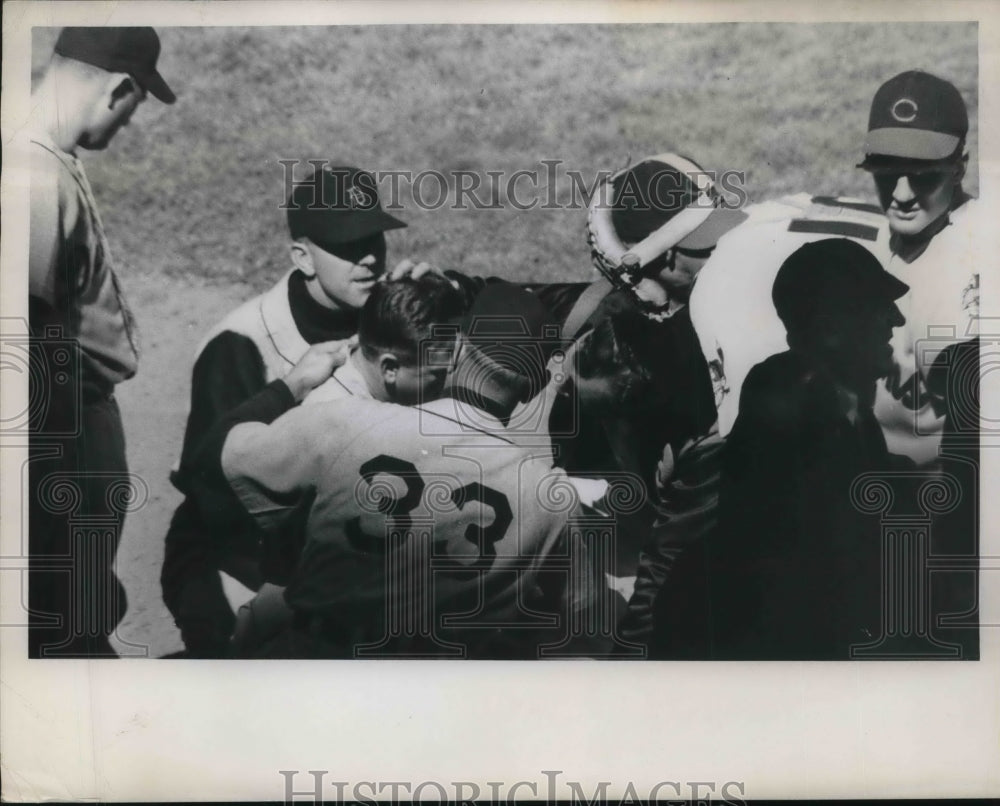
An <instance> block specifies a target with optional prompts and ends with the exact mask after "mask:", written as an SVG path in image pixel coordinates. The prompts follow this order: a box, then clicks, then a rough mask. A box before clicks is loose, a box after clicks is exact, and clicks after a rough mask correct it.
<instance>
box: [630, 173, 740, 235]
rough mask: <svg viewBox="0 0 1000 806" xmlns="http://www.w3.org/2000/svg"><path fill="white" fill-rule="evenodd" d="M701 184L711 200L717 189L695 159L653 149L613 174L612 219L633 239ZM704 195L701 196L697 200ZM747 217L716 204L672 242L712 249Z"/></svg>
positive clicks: (692, 196) (682, 204) (691, 197)
mask: <svg viewBox="0 0 1000 806" xmlns="http://www.w3.org/2000/svg"><path fill="white" fill-rule="evenodd" d="M699 184H701V185H702V186H703V189H704V191H705V192H707V195H708V197H709V200H710V201H711V202H712V203H717V202H718V201H719V192H718V189H717V188H716V185H715V182H714V181H713V180H712V179H711V177H710V176H709V174H708V173H707V172H706V171H705V170H704V169H703V168H702V167H701V166H700V165H698V164H697V163H696V162H694V160H690V159H688V158H687V157H682V156H680V155H678V154H658V155H656V156H654V157H648V158H646V159H644V160H642V161H641V162H639V163H637V164H635V165H633V166H631V167H629V168H627V169H625V170H624V171H622V172H621V173H620V174H618V175H617V176H616V177H615V178H614V179H613V180H612V193H613V196H612V198H611V203H612V209H611V223H612V225H613V226H614V228H615V232H616V233H617V234H618V237H619V238H621V240H622V241H625V242H627V243H638V242H639V241H641V240H643V239H644V238H645V237H646V236H647V235H649V234H650V233H652V232H654V231H656V230H658V229H659V228H660V227H662V226H663V225H664V224H666V223H667V222H668V221H670V220H671V219H672V218H673V217H674V216H675V215H677V214H678V213H679V212H681V211H682V210H685V209H687V208H688V207H689V206H691V205H692V204H694V203H695V201H696V200H698V199H699V197H700V195H701V193H702V192H703V189H702V188H699ZM703 202H704V199H702V203H703ZM746 219H747V214H746V213H744V212H743V211H742V210H737V209H734V208H727V207H721V206H716V207H715V208H714V209H713V210H712V212H711V213H710V214H709V215H708V218H706V219H705V220H704V221H703V222H702V223H701V224H699V225H698V227H697V228H696V229H695V230H694V231H692V232H690V233H689V234H688V235H686V236H685V237H684V238H682V239H681V240H680V241H679V242H678V243H677V244H676V246H677V247H678V248H680V249H687V250H690V251H692V252H697V251H703V250H706V249H712V248H714V247H715V244H716V243H717V242H718V240H719V238H721V237H722V236H723V235H725V234H726V233H727V232H729V230H731V229H732V228H733V227H735V226H737V225H739V224H741V223H742V222H743V221H745V220H746Z"/></svg>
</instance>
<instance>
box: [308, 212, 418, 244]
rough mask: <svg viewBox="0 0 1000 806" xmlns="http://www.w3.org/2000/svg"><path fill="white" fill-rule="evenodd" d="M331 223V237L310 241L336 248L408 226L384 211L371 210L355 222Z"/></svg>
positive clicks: (312, 237)
mask: <svg viewBox="0 0 1000 806" xmlns="http://www.w3.org/2000/svg"><path fill="white" fill-rule="evenodd" d="M319 212H320V213H321V214H325V213H327V212H328V211H327V210H322V211H319ZM330 223H331V224H333V227H331V228H330V235H329V236H326V235H324V237H323V238H322V239H320V238H316V237H314V236H310V240H312V241H313V243H315V244H317V245H318V246H323V245H330V246H336V245H339V244H345V243H350V242H351V241H360V240H361V239H362V238H368V237H370V236H372V235H377V234H378V233H380V232H385V231H387V230H391V229H402V228H403V227H405V226H406V223H405V222H403V221H400V220H399V219H398V218H394V217H393V216H391V215H389V214H388V213H387V212H385V211H384V210H369V211H367V212H366V213H365V214H364V215H363V216H358V217H356V218H355V219H354V220H353V221H343V220H341V221H336V222H330ZM334 227H335V228H334Z"/></svg>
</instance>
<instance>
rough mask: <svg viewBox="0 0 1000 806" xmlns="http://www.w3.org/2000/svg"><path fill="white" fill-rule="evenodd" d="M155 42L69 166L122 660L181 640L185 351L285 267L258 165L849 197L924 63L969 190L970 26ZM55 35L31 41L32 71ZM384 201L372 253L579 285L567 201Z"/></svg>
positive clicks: (973, 171) (579, 232)
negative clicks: (948, 103) (699, 173)
mask: <svg viewBox="0 0 1000 806" xmlns="http://www.w3.org/2000/svg"><path fill="white" fill-rule="evenodd" d="M160 33H161V37H162V40H163V55H162V58H161V60H160V70H161V72H162V73H163V75H164V76H166V77H167V79H168V81H169V82H170V84H171V86H172V87H173V88H174V90H175V91H176V92H177V94H178V96H179V100H178V102H177V104H176V106H173V107H166V106H163V105H162V104H159V103H158V102H156V101H155V100H150V101H149V102H147V104H145V105H144V107H143V108H141V109H140V110H139V112H138V113H137V114H136V116H135V118H134V120H133V123H132V125H131V126H130V127H129V128H128V129H126V130H124V131H123V132H121V133H120V134H119V135H118V137H117V138H116V140H115V142H114V143H113V145H112V147H111V148H110V149H109V150H108V151H107V152H105V153H99V154H98V153H94V154H87V155H84V159H85V162H86V165H87V170H88V173H89V175H90V178H91V182H92V184H93V185H94V188H95V193H96V195H97V197H98V201H99V203H100V204H101V208H102V213H103V215H104V218H105V222H106V225H107V229H108V232H109V237H110V240H111V246H112V249H113V250H114V252H115V254H116V257H117V259H118V262H119V263H121V264H122V265H123V271H122V275H123V277H122V279H123V281H124V284H125V286H126V288H127V289H128V292H129V296H130V299H131V301H132V304H133V307H134V308H135V312H136V314H137V316H138V318H139V321H140V325H141V330H142V334H143V344H144V354H143V357H142V365H141V368H140V371H139V374H138V375H137V376H136V377H135V379H133V380H132V381H130V382H128V383H126V384H122V386H121V387H120V392H119V393H118V398H119V400H120V402H121V407H122V411H123V417H124V421H125V428H126V434H127V439H128V445H129V465H130V469H131V470H132V472H134V473H136V474H138V475H139V476H141V477H142V478H143V479H144V480H145V481H146V485H147V486H148V488H149V490H150V498H149V501H148V502H147V504H146V505H145V506H144V507H143V508H142V509H141V510H140V511H138V512H136V513H134V514H132V515H130V516H129V519H128V521H127V522H126V527H125V534H124V536H123V540H122V544H121V549H120V551H119V554H118V573H119V576H121V578H122V580H123V582H124V583H125V586H126V589H127V591H128V596H129V612H128V615H127V617H126V619H125V621H124V622H123V624H122V625H121V628H120V632H119V636H118V638H119V639H120V640H119V642H118V645H119V648H120V649H121V650H122V651H123V652H124V653H125V654H135V653H136V651H138V653H139V654H145V653H146V652H148V653H149V654H152V655H162V654H165V653H168V652H173V651H175V650H177V649H180V648H181V644H180V639H179V635H178V633H177V631H176V629H175V628H174V626H173V624H172V622H171V620H170V617H169V614H168V613H167V612H166V609H165V607H164V605H163V603H162V601H161V599H160V589H159V581H158V580H159V571H160V565H161V564H162V556H163V537H164V534H165V533H166V530H167V525H168V523H169V520H170V516H171V513H172V511H173V509H174V508H175V507H176V506H177V504H178V503H179V500H180V497H179V494H178V493H177V492H176V491H175V490H174V489H173V488H172V487H171V486H170V484H169V482H168V480H167V479H168V472H169V469H170V467H171V465H172V464H173V463H174V462H175V461H176V460H177V458H178V454H179V452H180V445H181V437H182V434H183V428H184V422H185V417H186V410H187V404H188V395H189V389H188V383H189V375H190V367H191V361H192V356H193V353H194V349H195V346H196V345H197V344H198V342H199V341H200V340H201V338H202V337H203V336H204V334H205V333H206V332H207V331H208V329H209V328H210V327H211V326H212V325H213V324H214V323H215V322H216V321H218V320H219V319H220V318H221V317H222V316H223V315H224V314H225V313H226V312H227V311H228V310H230V309H231V308H233V307H234V306H235V305H236V304H237V303H238V302H239V301H240V300H243V299H246V298H248V297H250V296H251V295H252V294H253V293H254V292H255V291H257V290H261V289H263V288H265V287H266V286H268V285H269V284H270V283H272V282H273V281H274V279H275V278H277V277H278V276H279V275H280V274H281V273H282V272H283V271H284V270H285V268H286V266H287V258H286V254H287V247H286V242H287V239H286V231H285V223H284V213H283V212H282V211H281V210H280V209H279V207H280V205H281V204H282V203H283V201H284V195H285V186H284V179H283V169H282V167H281V165H280V164H279V162H278V160H282V159H301V160H305V159H309V158H313V159H329V160H331V161H333V162H336V163H354V164H357V165H361V166H364V167H367V168H369V169H372V170H378V171H403V170H409V171H413V172H415V173H416V172H420V171H425V170H431V169H434V170H438V171H442V172H446V173H448V172H452V171H456V170H467V171H475V172H478V173H479V174H481V175H484V176H485V173H486V172H487V171H503V172H506V174H507V175H509V174H511V173H513V172H514V171H517V170H522V169H524V170H540V168H541V165H540V163H541V160H553V159H554V160H560V161H561V163H562V166H563V170H562V171H560V173H559V174H558V180H557V186H558V187H559V188H562V189H564V184H565V183H564V176H563V173H564V171H565V170H566V169H571V170H576V171H580V172H582V173H583V174H584V175H585V176H593V174H594V173H595V172H596V171H598V170H604V169H615V168H618V167H622V166H624V165H625V164H626V162H627V161H628V160H629V158H630V157H631V158H632V159H635V158H638V157H641V156H643V155H646V154H653V153H657V152H660V151H665V150H676V151H679V152H681V153H685V154H687V155H689V156H691V157H693V158H694V159H696V160H697V161H698V162H700V163H701V164H703V165H704V166H705V167H706V168H709V169H714V170H717V171H720V172H721V171H724V170H736V171H745V173H746V185H747V189H748V190H749V191H750V195H751V199H752V200H760V199H766V198H769V197H774V196H777V195H779V194H782V193H786V192H798V191H803V190H804V191H810V192H814V193H825V194H830V193H848V194H852V195H858V196H863V197H870V196H871V192H872V188H871V181H870V178H869V177H868V176H867V175H866V174H864V173H862V172H861V171H859V170H856V169H855V168H854V167H853V166H854V165H855V164H856V163H857V162H858V160H859V157H860V149H861V142H862V138H863V136H864V131H865V127H866V123H867V116H868V105H869V103H870V100H871V96H872V94H873V93H874V92H875V89H876V88H877V87H878V85H879V84H880V83H881V82H882V81H884V80H885V79H886V78H888V77H890V76H892V75H894V74H895V73H897V72H900V71H902V70H905V69H910V68H913V67H923V68H925V69H928V70H931V71H932V72H935V73H938V74H939V75H941V76H943V77H946V78H948V79H950V80H951V81H953V82H954V83H955V84H956V85H957V86H958V87H959V89H960V90H961V91H962V93H963V95H964V96H965V98H966V101H967V103H968V104H969V107H970V110H969V111H970V116H971V124H972V130H971V135H970V146H971V148H972V153H973V158H972V162H971V165H970V172H969V175H970V181H968V182H967V186H968V189H969V190H971V191H972V192H976V190H977V186H978V182H977V178H976V177H977V163H976V160H975V148H976V140H977V137H976V134H977V118H976V110H977V103H976V101H977V86H978V80H977V29H976V26H975V25H974V24H924V25H919V24H906V25H903V24H879V25H841V24H837V25H791V24H781V25H758V24H753V25H728V24H727V25H683V26H681V25H675V26H667V25H656V26H642V27H637V26H601V27H595V26H590V25H587V26H584V25H573V26H570V25H567V26H530V27H527V26H525V27H516V26H474V27H461V28H460V27H449V26H421V27H395V26H380V27H361V28H282V29H274V28H271V29H267V28H240V29H234V28H214V29H213V28H206V29H199V28H175V29H161V30H160ZM55 36H56V32H55V31H53V30H51V29H36V32H35V40H34V54H33V55H34V67H35V72H36V74H37V73H38V72H39V71H40V69H41V68H42V66H43V65H44V63H45V61H46V60H47V59H48V56H49V54H50V52H51V48H52V44H53V42H54V40H55ZM403 189H404V191H405V186H404V188H403ZM383 190H385V188H383ZM428 195H431V193H430V192H429V193H428ZM540 196H541V198H544V196H545V193H544V190H543V192H542V193H541V194H540ZM400 201H401V202H402V203H403V206H404V209H403V210H402V211H401V212H400V213H399V215H400V217H402V218H403V219H404V220H406V221H408V222H409V223H410V227H409V228H408V229H406V230H402V231H395V232H392V233H390V234H389V236H388V237H389V249H390V255H389V256H390V261H392V260H394V259H395V258H402V257H404V256H407V255H411V256H413V257H417V258H422V259H430V260H433V261H435V262H436V263H438V265H440V266H442V267H444V268H454V269H460V270H463V271H466V272H469V273H472V274H497V275H500V276H507V277H510V278H512V279H523V280H546V279H583V278H588V277H590V276H592V270H591V268H590V261H589V256H588V251H587V247H586V243H585V240H584V237H583V226H584V218H585V215H584V212H583V210H580V209H553V210H540V209H534V210H527V211H519V210H517V209H514V208H513V207H512V206H511V205H509V204H505V203H504V199H503V197H502V194H501V197H500V199H499V201H500V209H494V210H473V209H467V210H464V211H463V210H456V209H449V207H448V206H444V207H441V208H439V209H434V210H422V209H419V208H418V207H417V206H416V205H415V204H414V203H413V201H412V199H411V198H410V196H409V195H408V194H407V193H406V192H403V193H402V194H401V196H400ZM130 645H139V646H138V648H136V647H135V646H130Z"/></svg>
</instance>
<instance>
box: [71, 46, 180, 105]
mask: <svg viewBox="0 0 1000 806" xmlns="http://www.w3.org/2000/svg"><path fill="white" fill-rule="evenodd" d="M55 52H56V53H57V54H58V55H60V56H63V57H65V58H67V59H74V60H76V61H78V62H84V63H86V64H91V65H93V66H94V67H100V68H101V69H102V70H107V71H108V72H109V73H128V74H129V75H130V76H132V78H134V79H135V80H136V82H137V83H138V84H139V86H140V87H142V88H143V89H144V90H146V91H147V92H148V93H149V94H150V95H152V96H153V97H154V98H158V99H159V100H161V101H163V103H165V104H172V103H173V102H174V101H176V100H177V96H176V95H174V93H173V91H172V90H171V89H170V87H168V86H167V82H166V81H164V80H163V76H161V75H160V74H159V73H158V72H157V71H156V60H157V59H158V58H159V57H160V37H159V36H157V34H156V31H154V30H153V29H152V28H82V27H72V28H63V29H62V32H61V33H60V34H59V39H58V40H56V47H55Z"/></svg>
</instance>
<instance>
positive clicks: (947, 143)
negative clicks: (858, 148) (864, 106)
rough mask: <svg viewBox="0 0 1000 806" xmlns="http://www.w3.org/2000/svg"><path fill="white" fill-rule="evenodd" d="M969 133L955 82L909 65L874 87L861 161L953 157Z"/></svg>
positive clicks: (872, 165) (869, 164)
mask: <svg viewBox="0 0 1000 806" xmlns="http://www.w3.org/2000/svg"><path fill="white" fill-rule="evenodd" d="M968 133H969V115H968V112H967V111H966V108H965V101H964V100H962V95H961V93H960V92H959V91H958V90H957V89H956V88H955V86H954V85H953V84H951V83H950V82H948V81H945V80H944V79H943V78H938V77H937V76H934V75H931V74H930V73H925V72H924V71H922V70H908V71H906V72H905V73H900V74H899V75H898V76H894V77H893V78H890V79H889V80H888V81H886V82H885V83H884V84H883V85H882V86H881V87H879V88H878V91H877V92H876V93H875V98H874V99H873V100H872V107H871V112H870V114H869V116H868V134H867V136H866V137H865V143H864V150H865V161H864V162H863V163H862V164H861V167H862V168H867V169H869V170H877V169H878V168H880V167H883V166H885V167H890V166H891V164H892V162H897V163H898V161H899V160H915V161H917V163H919V162H926V163H930V164H931V165H933V163H935V162H938V161H941V160H948V159H950V158H953V157H954V156H955V154H956V152H957V151H958V149H959V148H960V147H961V144H962V143H963V142H964V140H965V136H966V135H967V134H968ZM886 158H890V159H889V160H886ZM928 167H930V166H928Z"/></svg>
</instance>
